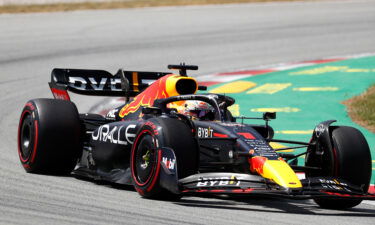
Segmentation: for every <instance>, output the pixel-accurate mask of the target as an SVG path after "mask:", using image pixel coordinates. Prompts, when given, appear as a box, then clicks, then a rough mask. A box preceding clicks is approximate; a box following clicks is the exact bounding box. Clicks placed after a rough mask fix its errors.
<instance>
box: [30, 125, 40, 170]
mask: <svg viewBox="0 0 375 225" xmlns="http://www.w3.org/2000/svg"><path fill="white" fill-rule="evenodd" d="M34 127H35V136H34V148H33V152H32V156H31V163H33V162H34V159H35V156H36V150H37V147H38V135H39V127H38V121H37V120H35V121H34Z"/></svg>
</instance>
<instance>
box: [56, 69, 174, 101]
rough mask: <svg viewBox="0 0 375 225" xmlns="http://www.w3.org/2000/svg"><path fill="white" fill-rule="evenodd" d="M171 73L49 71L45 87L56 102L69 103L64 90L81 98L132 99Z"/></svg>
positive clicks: (80, 70)
mask: <svg viewBox="0 0 375 225" xmlns="http://www.w3.org/2000/svg"><path fill="white" fill-rule="evenodd" d="M168 74H171V73H163V72H139V71H124V70H122V69H120V70H118V72H117V73H116V74H114V75H112V74H111V73H109V72H107V71H104V70H82V69H59V68H56V69H53V70H52V74H51V82H50V83H49V86H50V88H51V91H52V93H53V95H54V97H55V98H56V99H63V100H70V97H69V94H68V92H67V91H71V92H73V93H77V94H82V95H94V96H115V97H116V96H117V97H134V96H136V95H138V94H139V93H140V92H142V91H143V90H144V89H146V88H147V87H148V86H149V85H150V84H152V83H153V82H154V81H156V80H158V79H159V78H161V77H163V76H165V75H168Z"/></svg>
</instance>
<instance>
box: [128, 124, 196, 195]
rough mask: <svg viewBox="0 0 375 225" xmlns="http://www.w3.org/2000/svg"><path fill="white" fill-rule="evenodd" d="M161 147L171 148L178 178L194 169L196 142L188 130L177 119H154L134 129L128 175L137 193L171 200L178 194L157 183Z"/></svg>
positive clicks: (193, 172)
mask: <svg viewBox="0 0 375 225" xmlns="http://www.w3.org/2000/svg"><path fill="white" fill-rule="evenodd" d="M161 147H169V148H172V149H173V151H174V153H175V155H176V159H177V174H178V179H181V178H184V177H187V176H189V175H192V174H195V173H196V172H197V170H198V157H199V156H198V145H197V142H196V140H195V139H194V137H193V135H192V132H191V129H190V128H189V127H188V126H187V125H186V123H184V122H183V121H181V120H178V119H173V118H154V119H150V120H148V121H147V122H146V123H145V124H144V125H143V126H142V127H141V128H140V130H139V131H138V134H137V136H136V139H135V141H134V144H133V147H132V151H131V174H132V179H133V182H134V187H135V189H136V190H137V192H138V193H139V194H140V195H141V196H143V197H146V198H153V199H164V200H172V199H174V200H175V199H178V198H179V196H178V195H175V194H172V193H170V192H168V191H167V190H164V189H163V188H162V187H161V186H160V185H159V173H160V169H161V168H160V167H161V166H160V162H161V152H160V151H157V149H160V148H161Z"/></svg>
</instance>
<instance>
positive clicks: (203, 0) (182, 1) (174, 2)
mask: <svg viewBox="0 0 375 225" xmlns="http://www.w3.org/2000/svg"><path fill="white" fill-rule="evenodd" d="M290 1H300V0H130V1H120V0H117V1H116V0H114V1H110V2H82V3H57V4H42V5H39V4H34V5H5V6H0V13H32V12H57V11H74V10H93V9H118V8H140V7H157V6H185V5H208V4H229V3H251V2H290Z"/></svg>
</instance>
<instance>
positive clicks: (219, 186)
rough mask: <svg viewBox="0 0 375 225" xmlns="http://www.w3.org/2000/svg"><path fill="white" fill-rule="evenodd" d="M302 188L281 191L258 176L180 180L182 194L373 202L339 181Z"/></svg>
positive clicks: (310, 182) (315, 181) (311, 181)
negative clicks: (366, 200) (364, 200)
mask: <svg viewBox="0 0 375 225" xmlns="http://www.w3.org/2000/svg"><path fill="white" fill-rule="evenodd" d="M301 183H302V185H303V187H302V188H293V189H292V188H284V187H281V186H279V185H277V184H276V183H274V182H272V181H270V180H267V179H264V178H261V177H259V176H257V175H250V174H238V173H203V174H196V175H192V176H189V177H186V178H184V179H181V180H179V187H180V190H181V192H182V193H183V194H246V195H263V196H271V197H272V196H273V197H285V198H292V199H311V198H336V199H338V198H339V199H342V198H350V199H368V200H375V195H373V194H369V193H364V192H363V191H362V190H361V189H360V188H359V187H357V186H355V185H352V184H349V183H348V182H346V181H344V180H342V179H336V178H328V177H314V178H306V179H303V180H301Z"/></svg>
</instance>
